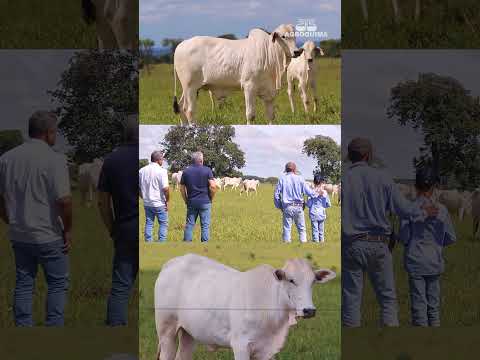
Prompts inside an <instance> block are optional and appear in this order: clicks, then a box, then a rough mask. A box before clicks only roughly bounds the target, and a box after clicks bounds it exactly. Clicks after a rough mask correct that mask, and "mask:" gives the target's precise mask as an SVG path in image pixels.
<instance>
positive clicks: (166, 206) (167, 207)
mask: <svg viewBox="0 0 480 360" xmlns="http://www.w3.org/2000/svg"><path fill="white" fill-rule="evenodd" d="M168 209H169V205H168V201H167V202H166V203H165V211H167V212H168Z"/></svg>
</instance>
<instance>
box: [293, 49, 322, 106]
mask: <svg viewBox="0 0 480 360" xmlns="http://www.w3.org/2000/svg"><path fill="white" fill-rule="evenodd" d="M302 48H303V53H302V55H300V56H299V57H296V58H294V59H292V60H291V61H290V64H289V65H288V68H287V84H288V89H287V93H288V99H289V100H290V107H291V109H292V113H295V107H294V105H293V89H294V87H295V86H294V81H295V80H298V87H299V89H300V92H301V97H302V101H303V107H304V109H305V112H308V95H307V90H308V87H310V88H311V90H312V94H311V95H312V99H313V111H314V112H316V111H317V105H318V98H317V84H316V81H315V77H316V69H315V63H314V58H315V54H317V53H318V54H320V55H321V56H323V55H324V53H323V50H322V49H321V48H319V47H317V46H315V43H314V42H313V41H307V42H305V44H303V46H302Z"/></svg>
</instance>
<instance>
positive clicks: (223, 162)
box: [160, 125, 245, 176]
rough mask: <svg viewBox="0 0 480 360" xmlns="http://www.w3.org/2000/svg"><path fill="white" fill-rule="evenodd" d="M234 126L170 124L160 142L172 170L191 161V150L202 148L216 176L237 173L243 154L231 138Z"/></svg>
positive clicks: (242, 163) (243, 163)
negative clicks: (171, 125)
mask: <svg viewBox="0 0 480 360" xmlns="http://www.w3.org/2000/svg"><path fill="white" fill-rule="evenodd" d="M234 137H235V128H234V127H233V126H213V125H212V126H201V127H199V126H173V127H171V128H170V129H169V131H168V133H167V134H166V135H165V139H164V140H163V142H161V143H160V144H161V145H162V147H163V150H164V154H165V158H166V159H167V161H168V164H169V166H170V171H171V172H176V171H179V170H183V169H184V168H185V167H187V166H188V165H190V164H191V158H190V156H191V154H192V153H193V152H195V151H201V152H203V155H204V163H205V165H206V166H208V167H210V168H211V169H212V171H213V174H214V175H215V176H239V175H241V173H240V169H241V168H243V167H244V166H245V154H244V152H243V151H242V150H241V149H240V147H239V146H238V145H237V144H236V143H235V142H234V141H233V139H234Z"/></svg>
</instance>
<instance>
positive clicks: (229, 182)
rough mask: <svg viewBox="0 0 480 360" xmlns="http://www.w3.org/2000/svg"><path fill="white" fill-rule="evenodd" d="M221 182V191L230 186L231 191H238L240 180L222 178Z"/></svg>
mask: <svg viewBox="0 0 480 360" xmlns="http://www.w3.org/2000/svg"><path fill="white" fill-rule="evenodd" d="M222 181H223V189H224V190H226V189H227V186H231V187H232V190H236V189H238V187H239V186H240V184H241V183H242V178H239V177H237V178H231V177H224V178H223V179H222Z"/></svg>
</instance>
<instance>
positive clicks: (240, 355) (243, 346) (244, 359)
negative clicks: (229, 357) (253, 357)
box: [232, 341, 250, 360]
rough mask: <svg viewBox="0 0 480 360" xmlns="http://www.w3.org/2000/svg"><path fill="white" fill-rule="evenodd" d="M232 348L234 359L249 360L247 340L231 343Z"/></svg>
mask: <svg viewBox="0 0 480 360" xmlns="http://www.w3.org/2000/svg"><path fill="white" fill-rule="evenodd" d="M232 350H233V357H234V358H235V360H250V346H249V345H248V343H247V342H244V341H242V342H238V343H235V344H232Z"/></svg>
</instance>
